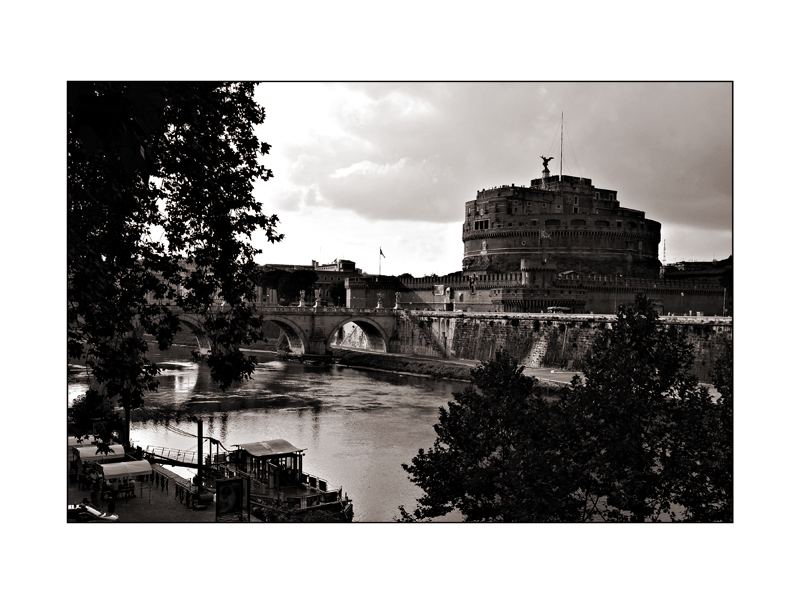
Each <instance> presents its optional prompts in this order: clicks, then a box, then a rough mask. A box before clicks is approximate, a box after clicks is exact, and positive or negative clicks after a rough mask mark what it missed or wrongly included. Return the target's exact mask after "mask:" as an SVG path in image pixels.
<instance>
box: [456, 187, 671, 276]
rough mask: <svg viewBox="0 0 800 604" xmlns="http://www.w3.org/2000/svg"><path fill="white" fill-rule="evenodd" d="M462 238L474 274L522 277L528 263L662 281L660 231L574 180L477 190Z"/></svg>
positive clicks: (611, 194) (608, 194) (467, 267)
mask: <svg viewBox="0 0 800 604" xmlns="http://www.w3.org/2000/svg"><path fill="white" fill-rule="evenodd" d="M462 239H463V241H464V261H463V268H464V271H465V272H468V273H471V272H510V271H517V270H520V268H521V261H522V260H523V259H526V260H528V261H529V262H528V263H526V268H529V267H530V268H532V267H541V266H547V268H548V269H549V270H550V271H553V270H557V271H559V272H562V271H568V270H574V271H577V272H581V273H594V274H600V275H624V276H632V277H642V278H657V277H658V271H659V268H660V266H661V263H660V262H659V260H658V246H659V243H660V241H661V224H660V223H658V222H656V221H654V220H648V219H647V218H645V215H644V212H642V211H639V210H632V209H628V208H623V207H620V204H619V201H617V192H616V191H612V190H608V189H598V188H596V187H594V186H592V181H591V179H588V178H578V177H575V176H562V177H559V176H547V177H543V178H537V179H534V180H532V181H531V186H530V187H520V186H516V185H513V184H512V185H511V186H501V187H495V188H493V189H484V190H482V191H478V193H477V195H476V198H475V199H474V200H472V201H468V202H467V203H466V207H465V217H464V227H463V234H462ZM524 272H525V270H524V269H523V273H524Z"/></svg>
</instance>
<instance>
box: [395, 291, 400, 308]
mask: <svg viewBox="0 0 800 604" xmlns="http://www.w3.org/2000/svg"><path fill="white" fill-rule="evenodd" d="M394 310H400V292H394Z"/></svg>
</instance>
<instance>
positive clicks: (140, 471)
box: [102, 460, 153, 478]
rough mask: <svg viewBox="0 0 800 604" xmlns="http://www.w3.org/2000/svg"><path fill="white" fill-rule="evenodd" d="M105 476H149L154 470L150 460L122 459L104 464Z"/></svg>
mask: <svg viewBox="0 0 800 604" xmlns="http://www.w3.org/2000/svg"><path fill="white" fill-rule="evenodd" d="M102 468H103V477H104V478H124V477H126V476H149V475H150V473H151V472H152V471H153V468H152V467H151V466H150V462H149V461H145V460H140V461H120V462H118V463H107V464H105V465H103V466H102Z"/></svg>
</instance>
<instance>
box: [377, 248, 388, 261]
mask: <svg viewBox="0 0 800 604" xmlns="http://www.w3.org/2000/svg"><path fill="white" fill-rule="evenodd" d="M378 251H379V252H380V253H381V256H383V257H384V258H386V256H384V255H383V250H382V249H381V248H380V247H379V248H378Z"/></svg>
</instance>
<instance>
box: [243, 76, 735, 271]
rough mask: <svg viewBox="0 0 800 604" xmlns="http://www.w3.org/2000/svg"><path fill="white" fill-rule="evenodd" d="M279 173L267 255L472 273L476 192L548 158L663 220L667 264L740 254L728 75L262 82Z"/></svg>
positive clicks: (268, 206)
mask: <svg viewBox="0 0 800 604" xmlns="http://www.w3.org/2000/svg"><path fill="white" fill-rule="evenodd" d="M256 94H257V99H258V100H259V102H260V103H261V104H262V105H263V106H264V107H265V109H266V112H267V118H266V121H265V123H264V124H263V125H261V126H260V127H259V131H258V134H259V136H260V138H261V139H262V140H265V141H267V142H269V143H270V144H272V145H273V147H272V151H271V154H270V155H269V156H267V158H266V162H265V163H266V164H267V165H268V166H269V167H271V168H272V170H273V172H274V173H275V178H274V179H272V180H270V181H269V182H267V183H260V184H259V185H258V186H257V189H256V195H257V197H258V199H259V200H260V201H261V202H262V203H263V204H264V209H265V211H266V212H268V213H273V212H274V213H277V214H278V216H279V218H280V220H281V224H280V228H281V232H283V233H284V234H285V239H284V240H283V241H282V242H280V243H278V244H276V245H270V244H267V243H266V242H263V241H259V240H257V241H256V243H258V244H259V245H260V247H261V248H262V249H263V250H264V253H263V254H262V255H261V256H260V257H259V261H260V262H275V263H291V264H308V263H310V261H311V259H312V258H313V259H315V260H319V261H330V260H332V259H334V258H347V259H350V260H354V261H355V262H356V263H357V265H358V266H359V267H361V268H363V269H365V270H366V271H367V272H375V273H377V271H378V248H379V246H380V247H382V248H383V251H384V254H385V256H386V257H385V259H383V261H382V262H383V265H382V270H383V273H384V274H389V273H391V274H399V273H403V272H410V273H412V274H414V275H416V276H422V275H424V274H429V273H438V274H445V273H448V272H452V271H456V270H460V268H461V257H462V253H463V244H462V242H461V224H462V220H463V212H464V202H466V201H468V200H470V199H474V198H475V192H476V191H477V190H478V189H482V188H487V187H492V186H497V185H501V184H511V183H515V184H526V185H529V184H530V179H531V178H536V177H539V176H540V175H541V163H542V162H541V160H540V159H539V156H540V155H552V156H555V157H556V159H555V161H554V162H552V163H551V165H550V167H551V170H553V168H554V167H555V170H553V172H554V173H557V172H558V148H559V140H558V139H559V127H560V126H559V125H560V116H561V112H562V111H563V112H564V116H565V145H564V173H565V174H570V175H575V176H584V177H588V178H591V179H592V181H593V183H594V184H595V185H596V186H599V187H603V188H609V189H616V190H617V191H619V196H618V198H619V199H620V201H621V204H622V205H623V206H625V207H631V208H636V209H640V210H644V211H645V212H646V213H647V216H648V217H649V218H652V219H654V220H658V221H659V222H661V223H662V231H661V233H662V241H663V240H664V239H666V242H667V260H668V261H669V262H674V261H676V260H679V259H711V258H724V257H726V256H727V255H728V254H730V252H731V230H732V229H731V220H732V216H731V214H732V202H731V195H732V191H731V178H732V164H731V145H732V132H731V90H730V85H729V84H714V83H675V84H667V83H649V84H633V83H631V84H604V83H597V84H589V83H586V84H577V83H575V84H564V83H512V84H504V83H417V84H409V83H361V84H324V83H265V84H261V85H259V87H258V89H257V93H256Z"/></svg>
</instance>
